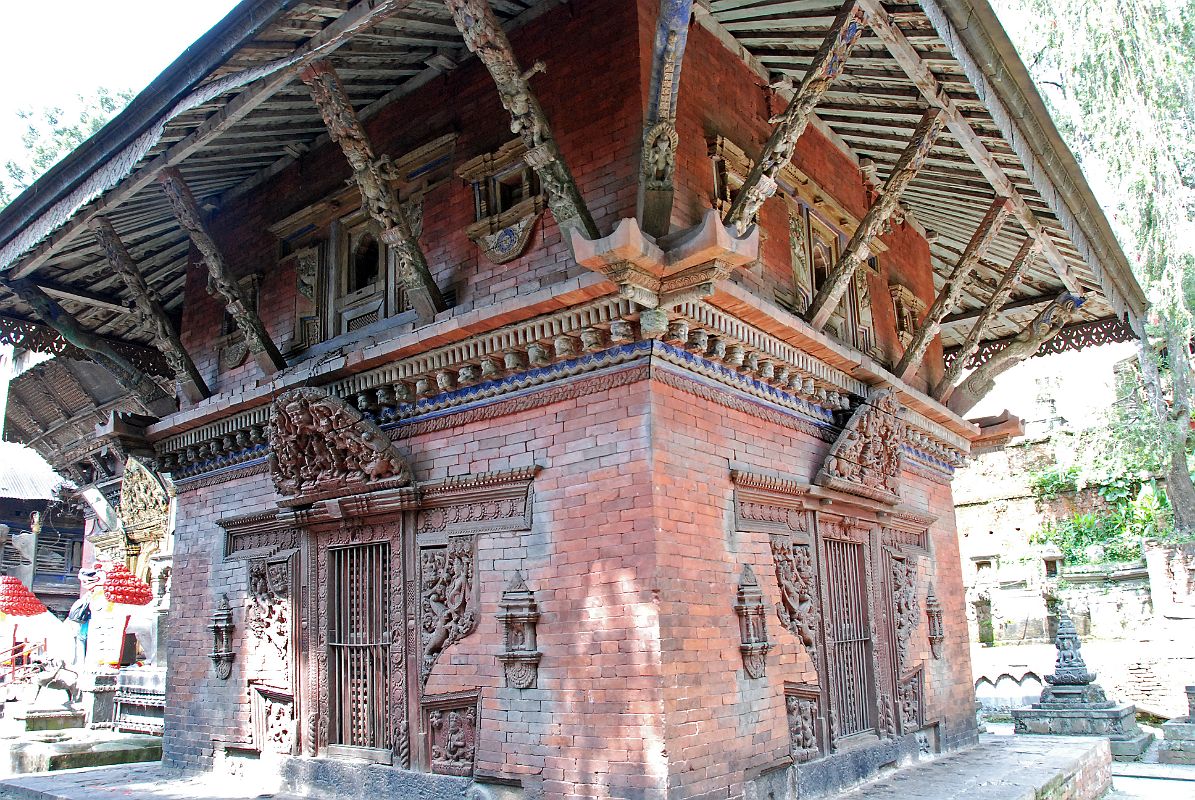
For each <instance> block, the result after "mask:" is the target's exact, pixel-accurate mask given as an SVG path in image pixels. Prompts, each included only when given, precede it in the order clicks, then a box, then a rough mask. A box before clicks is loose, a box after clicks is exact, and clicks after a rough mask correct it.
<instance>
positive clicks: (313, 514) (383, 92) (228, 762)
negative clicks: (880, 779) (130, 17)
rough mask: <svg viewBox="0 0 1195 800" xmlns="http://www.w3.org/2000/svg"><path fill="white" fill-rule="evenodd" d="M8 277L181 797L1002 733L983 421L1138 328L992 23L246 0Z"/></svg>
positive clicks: (665, 790)
mask: <svg viewBox="0 0 1195 800" xmlns="http://www.w3.org/2000/svg"><path fill="white" fill-rule="evenodd" d="M0 270H3V272H2V276H0V331H2V338H3V340H4V341H6V342H9V343H11V344H14V345H16V346H17V347H20V348H25V349H34V350H42V351H49V352H53V353H55V354H56V359H55V361H54V362H51V363H56V364H59V365H63V364H65V365H69V366H68V367H55V368H53V369H54V370H55V371H56V374H57V373H62V380H61V382H60V383H61V387H60V388H59V387H57V386H56V388H54V389H53V390H52V391H51V392H50V393H49V394H50V395H51V398H52V399H53V400H54V402H48V401H46V400H45V399H44V398H35V397H33V396H32V395H26V393H24V392H20V391H18V392H17V398H16V402H14V403H12V404H11V405H10V407H9V410H8V414H7V424H8V430H9V436H10V437H11V438H15V439H19V440H21V441H27V442H29V443H30V444H32V445H33V446H34V447H36V448H37V449H38V450H39V451H40V452H42V453H43V454H44V455H45V456H46V458H47V459H48V460H49V461H50V462H51V463H52V464H53V465H54V466H55V467H56V468H57V469H59V470H60V471H61V472H63V474H65V475H66V476H68V477H69V478H70V479H71V480H72V481H74V482H75V483H76V484H78V485H79V487H80V488H81V491H82V493H83V496H84V497H85V498H87V501H88V503H89V506H90V509H91V511H90V517H91V519H90V520H89V532H88V538H89V542H90V546H92V547H94V548H95V549H96V552H97V553H98V554H99V556H100V558H101V561H102V562H104V563H109V564H111V563H117V562H119V563H122V564H124V565H125V566H127V567H128V568H129V569H130V570H132V571H133V573H134V574H135V575H136V576H137V577H138V578H140V579H142V580H145V581H146V582H148V583H150V584H151V586H153V588H154V593H155V595H156V597H157V600H156V602H155V604H154V607H155V608H159V609H161V613H162V614H168V622H167V623H166V624H165V625H164V631H165V632H164V646H162V647H159V648H157V649H158V650H160V651H161V658H160V660H159V661H158V662H157V663H158V665H159V668H162V669H164V670H165V684H164V685H165V698H164V712H155V713H161V714H162V716H161V717H160V718H159V719H158V720H157V722H155V723H153V725H154V726H156V728H164V732H163V736H164V740H163V746H164V754H165V760H166V762H167V763H168V764H170V765H174V766H178V767H182V768H185V769H190V770H210V769H228V770H232V771H239V772H241V773H242V774H244V772H245V771H247V770H250V769H267V770H275V771H280V772H281V773H282V774H284V775H285V776H287V779H288V780H289V781H291V782H292V784H295V785H297V784H300V783H303V782H309V783H314V782H318V781H320V780H324V779H325V778H326V779H328V780H333V779H336V780H338V781H340V783H339V784H338V785H340V786H353V785H356V786H358V787H366V788H362V789H361V791H362V792H367V791H369V790H368V786H370V785H375V784H367V783H366V782H364V781H358V782H357V783H353V782H352V781H348V780H346V779H345V775H346V774H349V773H351V772H352V771H353V770H364V769H366V767H364V766H363V764H364V763H369V764H372V765H375V766H371V767H369V768H368V769H369V770H371V772H370V774H371V775H374V776H375V777H374V778H371V779H370V780H381V779H380V778H377V777H376V775H378V774H380V773H378V772H377V770H379V769H380V770H384V771H385V775H387V776H389V777H387V778H386V780H388V781H392V783H391V784H387V785H393V786H398V785H402V786H406V787H408V790H409V791H411V792H415V791H416V789H415V788H411V787H419V788H418V791H420V792H432V793H435V792H438V793H439V794H424V795H420V796H446V797H447V796H451V797H465V796H466V793H468V792H473V793H474V794H471V795H470V796H479V797H484V796H495V797H497V796H503V797H527V798H538V797H543V798H563V797H614V798H665V797H667V798H696V797H744V796H746V797H794V796H797V795H798V794H799V796H801V797H813V796H817V795H818V794H826V793H832V792H835V791H837V790H839V789H841V788H843V787H844V786H846V785H848V784H849V783H851V782H852V781H857V780H858V779H860V778H861V777H864V776H866V775H869V774H875V773H876V772H877V771H879V770H880V769H882V768H884V767H886V766H888V765H891V764H893V763H899V762H903V761H908V760H911V759H917V758H932V757H934V756H935V754H937V753H940V752H943V751H947V750H953V749H958V748H961V747H965V746H967V745H969V744H971V743H973V742H974V741H975V740H976V736H977V734H976V725H975V713H974V712H975V709H974V695H973V690H972V685H971V669H970V661H969V656H968V636H967V623H966V614H965V599H964V590H963V584H962V578H961V565H960V558H959V546H958V541H957V537H956V529H955V520H954V511H953V502H952V496H951V476H952V473H953V470H954V469H955V467H956V466H957V465H959V464H960V463H961V462H962V460H963V459H965V458H966V457H967V455H968V454H969V452H971V450H972V448H973V447H979V446H983V444H984V443H985V442H989V443H990V442H991V441H994V440H995V439H996V438H999V437H1000V436H1002V435H1004V436H1006V435H1007V431H1008V430H1009V427H1010V425H1012V426H1013V427H1015V416H1014V417H1010V416H1007V415H1006V416H1004V417H1001V418H999V419H989V420H979V421H968V420H967V419H966V415H967V414H968V412H969V411H970V410H971V408H972V407H974V406H975V405H976V403H977V402H978V401H979V400H980V399H981V398H983V397H984V396H985V395H986V394H987V393H988V392H990V391H991V388H992V385H993V384H992V382H993V379H994V378H995V377H996V376H997V375H999V374H1000V373H1002V372H1003V371H1005V370H1007V369H1010V368H1012V367H1014V366H1015V365H1016V364H1017V363H1019V362H1020V361H1022V360H1024V359H1026V358H1029V357H1031V356H1032V355H1034V354H1036V353H1040V352H1046V351H1051V350H1059V349H1066V348H1076V347H1081V346H1085V345H1088V344H1093V343H1099V342H1104V341H1114V340H1124V339H1127V338H1130V337H1132V336H1133V330H1134V327H1135V326H1136V325H1137V324H1138V322H1139V321H1140V319H1141V316H1142V314H1143V313H1144V309H1145V299H1144V297H1143V295H1142V292H1141V290H1140V288H1139V287H1138V286H1137V284H1136V283H1135V281H1134V279H1133V277H1132V272H1131V270H1130V268H1129V265H1128V262H1127V261H1126V259H1125V257H1124V254H1123V253H1122V252H1121V250H1120V248H1119V246H1118V245H1117V243H1116V240H1115V239H1114V237H1113V235H1112V232H1111V230H1110V228H1109V225H1108V223H1107V221H1106V220H1105V218H1104V216H1103V214H1102V212H1101V211H1100V209H1099V207H1098V206H1097V204H1096V202H1095V200H1094V197H1093V196H1092V194H1091V192H1090V190H1089V189H1088V187H1087V184H1086V182H1085V180H1084V178H1083V176H1082V174H1081V172H1080V171H1079V168H1078V166H1077V164H1076V162H1075V160H1074V158H1073V156H1072V155H1071V154H1070V153H1069V152H1068V151H1067V149H1066V148H1065V146H1064V145H1063V144H1062V142H1061V139H1060V138H1059V136H1058V134H1057V132H1056V131H1055V129H1054V127H1053V124H1052V122H1051V121H1050V119H1049V116H1048V115H1047V113H1046V111H1045V108H1044V106H1043V105H1042V103H1041V100H1040V99H1039V98H1038V96H1037V94H1036V92H1035V90H1034V89H1033V87H1032V85H1031V83H1030V82H1029V79H1028V76H1027V75H1026V72H1025V69H1024V66H1023V65H1022V64H1021V62H1020V61H1019V59H1018V57H1017V55H1016V54H1015V52H1014V50H1013V48H1012V46H1011V44H1010V43H1009V41H1008V39H1007V37H1006V35H1005V34H1004V32H1003V30H1002V29H1001V28H1000V26H999V23H998V22H997V21H996V19H995V17H994V15H993V13H992V11H991V9H990V8H989V7H988V6H987V5H986V3H985V2H984V0H922V2H920V3H910V4H895V3H887V4H885V3H881V2H880V0H848V2H846V3H845V4H840V3H835V2H821V1H820V0H807V1H806V2H800V3H793V2H781V1H780V0H712V1H711V0H697V1H696V2H690V0H586V1H585V2H569V3H565V2H557V0H492V2H487V0H445V2H444V3H442V4H441V3H437V2H430V1H429V0H418V1H417V2H411V0H357V1H356V2H353V1H351V0H346V1H345V2H335V3H332V2H312V1H308V0H300V1H299V2H294V1H293V0H289V1H288V0H244V2H242V3H241V4H240V5H238V6H237V7H236V8H235V9H234V10H233V11H232V12H231V14H230V15H229V16H228V17H227V18H226V19H225V20H224V21H223V22H221V23H220V24H219V25H218V26H216V27H215V28H213V29H212V30H211V31H210V32H209V33H208V34H206V35H205V36H204V37H203V38H202V39H200V40H199V41H198V42H197V43H196V44H195V45H194V46H192V47H191V48H189V49H188V50H187V51H186V52H185V53H184V54H183V55H182V56H181V57H180V58H179V60H178V61H177V62H176V63H175V64H173V65H172V66H171V67H170V68H169V69H168V70H167V71H166V72H165V73H163V74H162V76H161V77H160V78H158V79H157V80H156V81H155V82H154V83H153V84H151V85H150V86H149V87H148V88H147V89H146V90H145V91H144V92H142V93H141V94H140V95H139V96H138V97H137V98H136V99H134V100H133V102H132V103H131V104H130V105H129V106H128V107H127V108H126V109H125V110H124V111H123V112H122V113H121V114H120V115H118V116H117V117H116V118H114V119H113V120H112V121H111V122H110V123H109V124H108V125H107V126H106V127H105V128H104V129H103V130H102V131H101V132H100V133H98V134H97V135H96V136H95V137H93V138H92V139H90V140H89V141H87V142H86V143H84V144H83V145H82V146H81V147H80V148H79V149H78V150H76V151H75V152H74V153H72V154H71V155H70V156H68V157H67V158H66V159H64V160H63V161H62V162H61V163H59V164H58V165H57V166H55V167H54V168H53V169H52V170H50V171H49V172H48V173H46V174H45V175H44V176H43V177H42V178H41V179H40V180H39V181H38V182H37V183H36V184H35V185H34V186H33V187H31V188H30V189H29V190H28V191H26V192H25V193H24V194H22V195H21V196H20V197H18V198H17V199H16V200H15V201H14V202H13V203H12V204H11V205H9V206H8V207H7V208H5V209H4V210H3V211H2V212H0ZM29 380H32V378H30V379H29ZM35 400H36V402H34V401H35ZM1020 400H1022V398H1009V399H1008V404H1007V405H1009V407H1010V408H1011V411H1012V412H1013V414H1014V415H1015V412H1016V411H1017V408H1016V406H1017V403H1018V401H1020ZM126 682H127V681H126ZM151 684H152V686H158V687H160V686H161V683H160V681H159V682H152V681H151V682H150V683H146V684H144V685H145V686H149V685H151ZM122 685H123V684H122ZM141 685H142V684H138V686H141ZM134 689H137V686H130V687H129V688H128V689H127V692H132V691H133V690H134ZM122 691H123V690H122ZM146 691H148V690H146ZM127 692H126V693H127ZM130 696H132V695H130ZM154 707H155V708H159V709H160V708H161V707H162V703H159V704H158V705H157V706H154ZM143 715H144V714H143ZM151 727H152V726H151ZM156 728H155V729H156ZM279 765H281V766H279ZM377 785H380V784H377ZM345 796H348V795H345ZM353 796H356V795H353ZM362 796H366V795H362ZM369 796H371V797H376V796H377V794H376V793H375V794H371V795H369Z"/></svg>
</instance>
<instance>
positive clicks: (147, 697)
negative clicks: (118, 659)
mask: <svg viewBox="0 0 1195 800" xmlns="http://www.w3.org/2000/svg"><path fill="white" fill-rule="evenodd" d="M165 706H166V670H164V669H160V668H154V667H128V668H126V669H122V670H121V671H120V674H119V675H118V676H117V678H116V728H117V730H121V731H128V732H133V733H152V734H160V733H161V732H162V727H163V723H162V718H163V712H164V709H165Z"/></svg>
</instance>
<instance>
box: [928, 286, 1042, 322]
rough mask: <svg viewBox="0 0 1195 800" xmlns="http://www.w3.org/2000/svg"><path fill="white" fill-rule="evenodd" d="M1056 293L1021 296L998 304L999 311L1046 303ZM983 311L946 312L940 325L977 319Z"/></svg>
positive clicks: (980, 309)
mask: <svg viewBox="0 0 1195 800" xmlns="http://www.w3.org/2000/svg"><path fill="white" fill-rule="evenodd" d="M1057 296H1058V295H1055V294H1039V295H1035V296H1033V297H1023V298H1021V299H1020V300H1013V301H1012V302H1011V303H1005V304H1004V305H1002V306H1000V311H1001V313H1003V312H1005V311H1016V310H1017V309H1020V308H1032V307H1033V306H1040V305H1041V304H1042V303H1048V302H1050V301H1051V300H1053V299H1054V298H1055V297H1057ZM983 313H984V309H983V308H975V309H972V310H970V311H960V312H958V313H957V314H947V315H946V316H945V317H942V327H943V328H945V327H946V326H947V325H958V324H959V323H961V322H967V321H968V320H973V319H978V318H979V316H980V315H981V314H983Z"/></svg>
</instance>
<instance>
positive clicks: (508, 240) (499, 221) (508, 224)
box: [457, 139, 544, 264]
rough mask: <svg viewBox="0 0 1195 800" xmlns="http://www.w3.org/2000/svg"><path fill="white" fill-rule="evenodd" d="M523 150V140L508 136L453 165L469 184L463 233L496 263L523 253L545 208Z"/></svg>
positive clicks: (537, 178)
mask: <svg viewBox="0 0 1195 800" xmlns="http://www.w3.org/2000/svg"><path fill="white" fill-rule="evenodd" d="M526 154H527V146H526V145H525V144H523V140H522V139H512V140H511V141H509V142H507V143H506V144H504V145H503V146H502V147H500V148H498V149H497V150H495V151H494V152H492V153H485V154H484V155H480V156H477V157H476V158H471V159H469V160H468V161H466V162H465V163H464V164H462V165H461V168H460V169H459V170H457V175H459V176H460V177H461V178H463V179H464V180H465V181H467V182H468V183H469V185H470V186H471V187H472V188H473V218H474V222H473V224H472V225H470V226H469V227H468V228H466V229H465V235H466V236H468V237H469V239H470V240H471V241H472V242H473V243H474V244H476V245H477V246H478V247H479V248H481V251H482V252H483V253H484V254H485V256H486V258H488V259H489V260H490V261H492V262H493V263H495V264H505V263H506V262H507V261H510V260H512V259H514V258H516V257H518V256H519V255H521V254H522V253H523V251H524V250H525V248H526V247H527V242H528V241H529V240H530V236H531V231H532V228H533V227H534V225H535V221H536V220H537V219H539V216H540V215H541V214H542V213H543V210H544V199H543V191H542V189H541V187H540V184H539V176H538V175H536V174H535V170H533V169H531V167H529V166H527V162H526V161H525V160H524V159H523V157H524V156H525V155H526Z"/></svg>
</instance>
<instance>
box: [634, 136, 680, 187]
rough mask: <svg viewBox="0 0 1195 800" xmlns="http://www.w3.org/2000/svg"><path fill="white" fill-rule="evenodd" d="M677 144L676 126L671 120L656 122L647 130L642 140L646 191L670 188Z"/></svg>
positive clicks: (674, 167) (678, 140)
mask: <svg viewBox="0 0 1195 800" xmlns="http://www.w3.org/2000/svg"><path fill="white" fill-rule="evenodd" d="M679 144H680V139H679V137H678V136H677V133H676V125H674V124H673V123H672V121H671V120H663V121H661V122H658V123H656V124H655V125H654V126H653V127H652V128H651V129H650V130H648V132H647V135H646V136H644V138H643V178H644V186H645V187H646V188H647V189H649V190H664V189H669V188H671V186H672V174H673V172H674V171H675V169H676V148H677V147H678V146H679Z"/></svg>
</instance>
